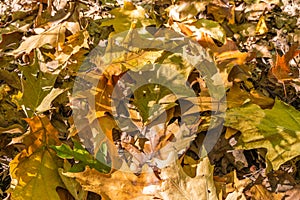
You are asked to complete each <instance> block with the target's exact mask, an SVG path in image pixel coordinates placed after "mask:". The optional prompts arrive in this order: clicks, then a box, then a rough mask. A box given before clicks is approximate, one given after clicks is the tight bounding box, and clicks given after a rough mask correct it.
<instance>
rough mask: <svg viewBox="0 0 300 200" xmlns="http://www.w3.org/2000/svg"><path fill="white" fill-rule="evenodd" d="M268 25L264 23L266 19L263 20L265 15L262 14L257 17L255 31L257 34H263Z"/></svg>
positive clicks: (266, 30)
mask: <svg viewBox="0 0 300 200" xmlns="http://www.w3.org/2000/svg"><path fill="white" fill-rule="evenodd" d="M268 30H269V29H268V27H267V24H266V21H265V17H264V16H261V17H260V18H259V21H258V23H257V26H256V29H255V33H256V34H257V35H263V34H265V33H267V32H268Z"/></svg>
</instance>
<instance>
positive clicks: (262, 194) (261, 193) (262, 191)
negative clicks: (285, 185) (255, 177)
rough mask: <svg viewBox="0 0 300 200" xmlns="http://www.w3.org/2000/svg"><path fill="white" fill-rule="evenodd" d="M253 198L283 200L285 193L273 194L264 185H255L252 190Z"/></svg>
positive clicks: (258, 199)
mask: <svg viewBox="0 0 300 200" xmlns="http://www.w3.org/2000/svg"><path fill="white" fill-rule="evenodd" d="M250 193H251V197H252V198H253V199H257V200H265V199H274V200H281V199H282V198H283V197H284V194H283V193H271V192H270V191H268V190H267V189H266V188H265V187H264V186H263V185H254V186H252V187H251V189H250Z"/></svg>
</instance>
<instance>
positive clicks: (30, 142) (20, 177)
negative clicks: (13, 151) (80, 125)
mask: <svg viewBox="0 0 300 200" xmlns="http://www.w3.org/2000/svg"><path fill="white" fill-rule="evenodd" d="M26 121H27V123H28V124H29V126H30V132H28V133H26V134H25V135H23V136H22V137H21V138H19V139H20V142H22V143H23V144H25V146H26V148H25V149H24V150H22V151H21V152H20V153H19V154H18V155H17V156H16V157H15V158H14V159H13V160H12V161H11V162H10V164H9V165H10V171H11V177H12V179H15V180H16V182H17V183H16V185H15V187H14V189H13V190H12V199H16V200H27V199H28V200H29V199H45V200H57V199H59V196H58V194H57V193H56V187H58V186H59V187H64V185H63V183H62V181H61V179H60V177H59V174H58V168H59V167H61V165H62V163H61V160H59V159H58V158H57V157H56V155H55V152H54V151H53V150H52V149H51V148H49V145H59V144H60V143H61V142H60V141H59V139H58V131H57V130H56V129H55V128H54V127H53V126H52V125H51V123H50V121H49V119H48V118H47V117H45V116H36V117H33V118H31V119H26Z"/></svg>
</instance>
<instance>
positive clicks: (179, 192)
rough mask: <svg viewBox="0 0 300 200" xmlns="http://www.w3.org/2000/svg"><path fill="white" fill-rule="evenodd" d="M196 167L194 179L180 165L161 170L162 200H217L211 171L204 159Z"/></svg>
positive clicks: (207, 161) (207, 160) (206, 159)
mask: <svg viewBox="0 0 300 200" xmlns="http://www.w3.org/2000/svg"><path fill="white" fill-rule="evenodd" d="M196 166H197V170H196V171H197V172H196V177H195V178H191V177H189V176H187V175H186V174H185V173H184V171H183V169H182V168H181V166H180V165H178V164H176V163H174V165H172V166H170V167H167V168H165V169H163V170H162V172H161V177H162V179H163V183H162V186H161V192H160V194H161V196H162V197H163V199H189V200H198V199H208V200H217V199H218V198H217V194H216V188H215V185H214V181H213V169H214V167H213V166H212V165H210V162H209V159H208V158H207V157H206V158H204V159H203V161H201V162H200V163H199V164H198V165H196Z"/></svg>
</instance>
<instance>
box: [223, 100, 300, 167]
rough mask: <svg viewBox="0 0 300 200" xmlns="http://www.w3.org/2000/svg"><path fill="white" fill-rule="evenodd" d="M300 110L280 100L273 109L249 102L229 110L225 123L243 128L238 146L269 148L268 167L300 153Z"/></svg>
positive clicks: (276, 165)
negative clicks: (264, 108) (262, 107)
mask: <svg viewBox="0 0 300 200" xmlns="http://www.w3.org/2000/svg"><path fill="white" fill-rule="evenodd" d="M299 121H300V112H299V111H297V110H296V109H295V108H294V107H291V106H289V105H287V104H285V103H283V102H281V101H279V100H276V101H275V104H274V106H273V108H272V109H266V110H263V109H261V108H260V107H259V106H258V105H256V104H245V105H243V106H241V107H237V108H233V109H230V110H228V111H227V112H226V118H225V126H228V127H231V128H234V129H236V130H239V131H241V132H242V134H241V136H240V137H239V139H238V143H237V145H236V146H235V147H236V148H238V149H256V148H265V149H267V151H268V152H267V154H266V159H267V160H268V161H269V163H268V169H275V170H277V169H279V167H280V165H281V164H283V163H285V162H286V161H289V160H291V159H293V158H294V157H296V156H299V155H300V151H299V149H300V141H299V138H300V125H299Z"/></svg>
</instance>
